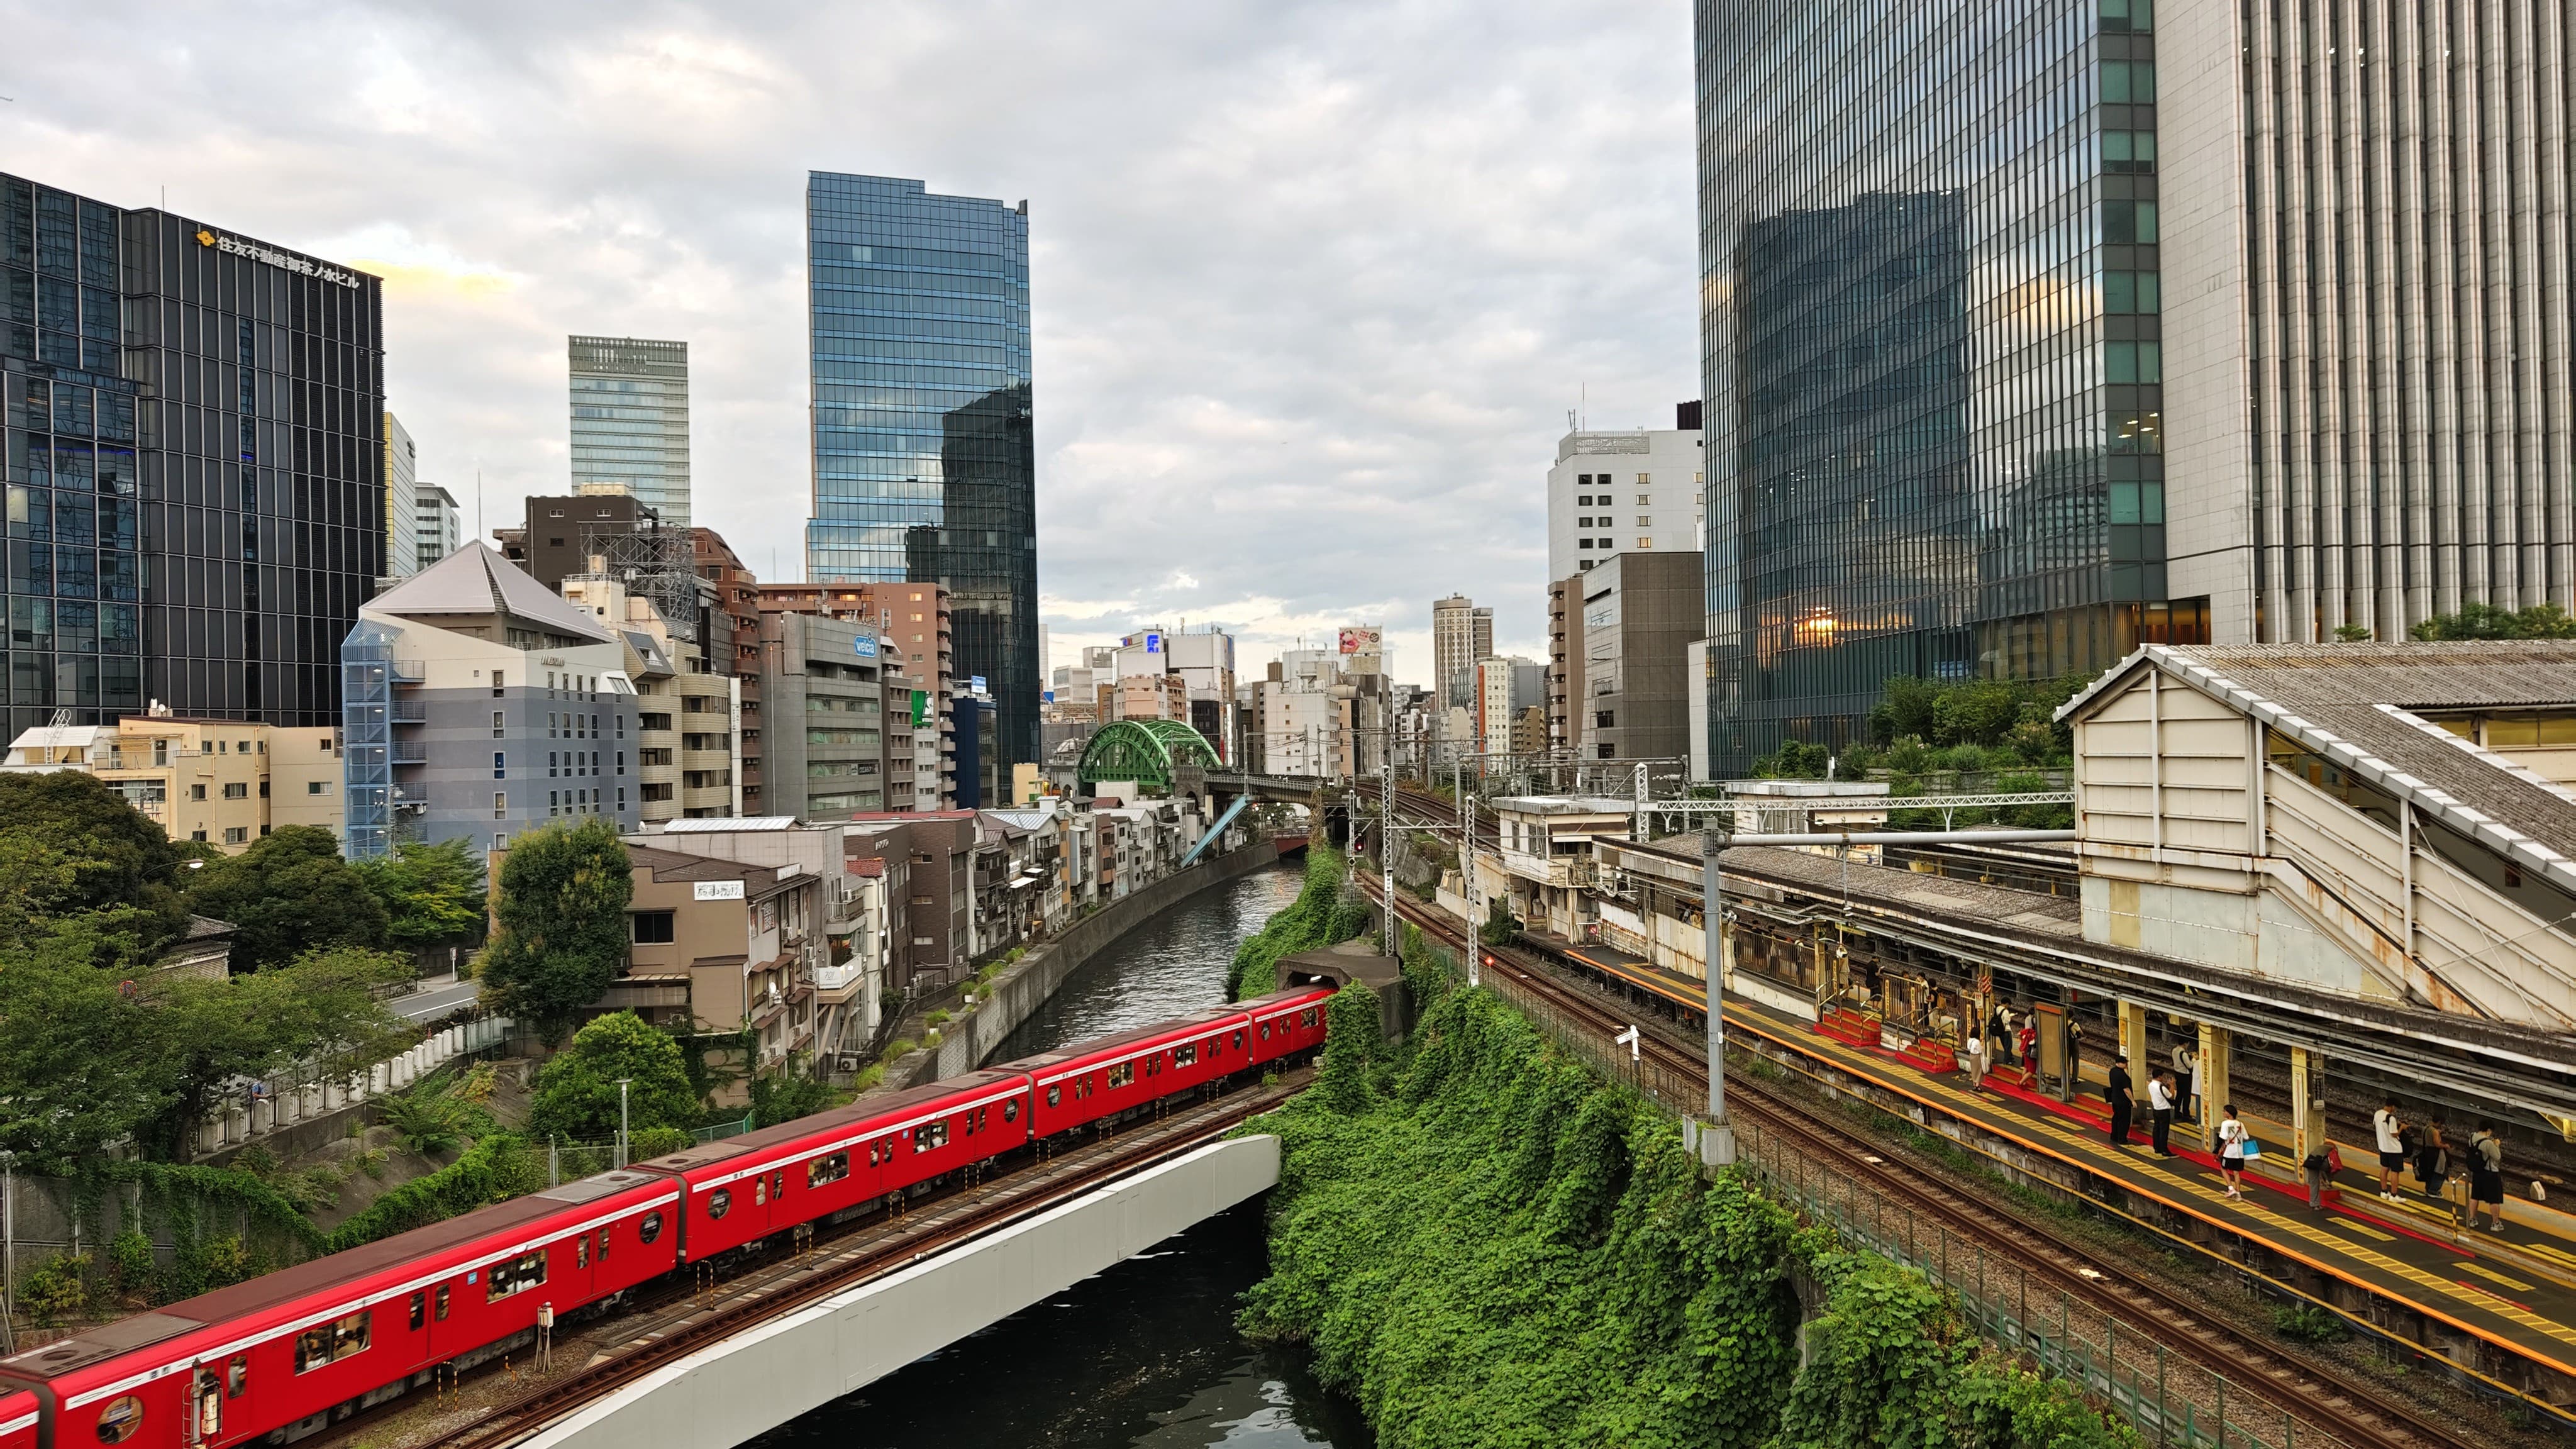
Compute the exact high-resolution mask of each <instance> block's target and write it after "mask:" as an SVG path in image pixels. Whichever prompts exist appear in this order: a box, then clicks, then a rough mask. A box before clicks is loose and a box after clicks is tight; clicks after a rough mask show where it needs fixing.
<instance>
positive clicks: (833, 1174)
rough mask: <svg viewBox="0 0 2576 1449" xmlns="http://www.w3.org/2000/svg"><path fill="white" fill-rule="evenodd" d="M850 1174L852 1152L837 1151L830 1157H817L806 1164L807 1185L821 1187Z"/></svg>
mask: <svg viewBox="0 0 2576 1449" xmlns="http://www.w3.org/2000/svg"><path fill="white" fill-rule="evenodd" d="M849 1175H850V1154H848V1153H847V1152H835V1153H833V1154H832V1155H831V1156H829V1157H817V1158H815V1159H814V1160H813V1161H811V1162H809V1163H806V1164H805V1185H806V1186H807V1187H821V1186H822V1185H823V1184H825V1183H827V1182H839V1181H840V1180H841V1179H842V1178H845V1177H847V1176H849Z"/></svg>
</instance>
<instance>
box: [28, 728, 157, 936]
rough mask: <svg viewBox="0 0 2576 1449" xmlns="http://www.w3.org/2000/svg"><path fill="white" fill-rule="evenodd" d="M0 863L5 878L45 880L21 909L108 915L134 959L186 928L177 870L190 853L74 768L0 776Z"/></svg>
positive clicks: (50, 913) (54, 913) (47, 913)
mask: <svg viewBox="0 0 2576 1449" xmlns="http://www.w3.org/2000/svg"><path fill="white" fill-rule="evenodd" d="M0 840H8V841H11V842H13V848H11V849H10V850H9V852H8V853H7V854H6V855H0V865H4V866H7V867H8V869H7V876H8V878H9V879H10V880H13V881H16V880H25V879H28V878H29V877H28V874H27V872H28V870H29V869H30V868H33V869H34V870H35V871H37V872H38V873H40V874H41V875H42V877H43V880H42V881H41V883H40V885H39V887H38V888H35V889H31V891H30V895H29V900H28V901H27V902H26V903H25V908H26V909H28V910H31V911H33V912H34V913H36V914H40V915H44V916H54V917H60V916H68V915H74V914H82V913H97V914H101V915H105V916H109V917H113V918H114V919H115V920H116V921H117V923H118V929H119V930H120V931H122V932H123V933H125V934H127V935H129V936H130V937H131V938H132V942H133V949H134V950H135V951H137V952H145V951H151V950H155V949H157V948H159V947H160V946H161V945H162V944H163V943H164V942H167V941H169V940H171V939H173V938H175V937H176V936H178V935H179V933H180V932H181V931H183V930H185V929H187V925H188V913H187V911H186V910H185V909H183V908H182V907H181V905H180V904H179V891H178V871H179V863H180V862H181V861H183V860H185V859H187V858H188V855H189V852H187V851H185V850H182V849H181V848H179V847H177V846H174V845H172V844H171V843H170V837H169V836H168V835H166V834H164V833H163V832H162V829H161V827H160V826H159V825H157V824H154V823H153V822H152V821H151V820H149V819H146V818H145V817H144V815H143V814H142V812H141V811H138V810H136V809H135V808H134V807H133V806H132V805H129V804H127V803H126V801H125V797H124V796H122V795H120V794H118V793H117V792H116V791H115V790H113V789H110V788H109V787H108V786H107V785H106V784H105V783H104V782H102V781H100V780H99V779H97V778H96V777H94V776H91V775H87V774H84V773H81V772H79V771H76V770H57V771H53V772H50V773H46V774H30V775H0Z"/></svg>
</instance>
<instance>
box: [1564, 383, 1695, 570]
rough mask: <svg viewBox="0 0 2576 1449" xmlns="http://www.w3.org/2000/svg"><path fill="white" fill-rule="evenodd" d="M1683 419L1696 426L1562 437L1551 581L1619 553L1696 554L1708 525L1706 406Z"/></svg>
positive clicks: (1690, 406) (1689, 406)
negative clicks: (1704, 501) (1702, 425)
mask: <svg viewBox="0 0 2576 1449" xmlns="http://www.w3.org/2000/svg"><path fill="white" fill-rule="evenodd" d="M1676 412H1677V414H1678V417H1677V418H1676V421H1678V422H1681V423H1685V424H1691V425H1693V426H1687V427H1676V428H1662V429H1649V428H1637V429H1633V430H1631V431H1628V432H1574V433H1568V434H1566V435H1565V436H1564V437H1562V438H1560V439H1558V440H1557V444H1556V466H1555V467H1553V468H1550V469H1548V470H1547V576H1548V578H1549V580H1550V581H1554V580H1557V579H1562V578H1570V577H1572V576H1573V575H1575V574H1577V573H1580V572H1582V571H1583V570H1585V569H1588V568H1590V567H1592V566H1593V565H1594V564H1596V563H1599V562H1600V561H1601V560H1603V559H1606V558H1608V557H1610V556H1611V555H1612V554H1615V553H1625V552H1627V551H1628V550H1630V549H1639V550H1646V549H1653V550H1659V551H1662V552H1665V553H1696V552H1698V550H1699V547H1700V535H1701V530H1702V528H1703V527H1704V524H1703V520H1702V514H1701V507H1700V490H1701V487H1702V486H1703V483H1704V478H1703V465H1702V463H1701V461H1700V451H1701V450H1700V430H1699V428H1698V427H1697V426H1696V424H1697V423H1698V422H1699V404H1697V403H1695V402H1688V403H1683V404H1681V406H1680V407H1679V408H1678V409H1676Z"/></svg>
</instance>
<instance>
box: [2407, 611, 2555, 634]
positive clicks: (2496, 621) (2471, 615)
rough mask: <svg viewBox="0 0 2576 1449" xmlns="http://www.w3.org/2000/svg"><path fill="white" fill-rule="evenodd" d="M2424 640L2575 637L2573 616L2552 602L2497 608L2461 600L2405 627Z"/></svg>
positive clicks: (2410, 632) (2409, 632)
mask: <svg viewBox="0 0 2576 1449" xmlns="http://www.w3.org/2000/svg"><path fill="white" fill-rule="evenodd" d="M2406 632H2407V637H2409V638H2411V639H2416V640H2420V641H2424V642H2427V643H2430V642H2436V641H2444V640H2455V639H2576V618H2570V617H2569V616H2568V613H2567V611H2566V610H2564V609H2562V608H2560V607H2558V606H2557V605H2556V604H2534V605H2532V606H2531V607H2530V608H2528V609H2500V608H2497V607H2496V606H2495V605H2493V604H2463V605H2461V606H2460V612H2458V613H2456V614H2436V615H2434V616H2433V617H2432V618H2429V619H2427V620H2425V621H2424V622H2423V623H2420V624H2418V625H2416V626H2415V627H2414V628H2412V629H2409V630H2407V631H2406Z"/></svg>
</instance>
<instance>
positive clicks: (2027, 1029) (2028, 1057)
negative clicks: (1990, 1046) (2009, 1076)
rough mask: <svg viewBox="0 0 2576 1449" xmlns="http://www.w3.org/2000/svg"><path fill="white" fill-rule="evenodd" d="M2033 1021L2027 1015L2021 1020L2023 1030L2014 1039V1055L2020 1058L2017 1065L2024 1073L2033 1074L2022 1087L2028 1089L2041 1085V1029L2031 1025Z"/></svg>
mask: <svg viewBox="0 0 2576 1449" xmlns="http://www.w3.org/2000/svg"><path fill="white" fill-rule="evenodd" d="M2032 1020H2033V1018H2032V1017H2031V1016H2030V1015H2029V1014H2027V1013H2025V1014H2024V1015H2023V1016H2022V1019H2021V1030H2020V1031H2019V1032H2018V1033H2016V1034H2015V1036H2014V1039H2013V1048H2014V1054H2015V1056H2017V1057H2018V1058H2019V1061H2018V1063H2017V1065H2019V1066H2020V1067H2021V1069H2022V1070H2023V1071H2025V1072H2028V1073H2030V1074H2031V1075H2030V1079H2029V1080H2028V1081H2025V1082H2023V1083H2022V1085H2023V1086H2026V1087H2036V1086H2038V1085H2039V1075H2038V1073H2039V1057H2038V1055H2037V1053H2038V1051H2039V1028H2038V1027H2035V1026H2033V1025H2031V1022H2032Z"/></svg>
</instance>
